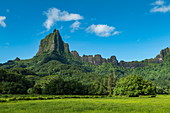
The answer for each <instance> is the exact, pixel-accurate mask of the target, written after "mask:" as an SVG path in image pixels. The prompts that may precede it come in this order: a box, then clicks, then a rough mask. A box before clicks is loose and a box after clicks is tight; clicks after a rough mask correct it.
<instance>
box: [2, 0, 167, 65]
mask: <svg viewBox="0 0 170 113" xmlns="http://www.w3.org/2000/svg"><path fill="white" fill-rule="evenodd" d="M54 28H56V29H58V30H59V31H60V34H61V36H62V38H63V40H64V42H66V43H69V46H70V50H76V51H78V52H79V54H80V55H83V54H86V55H95V54H101V55H102V57H104V58H109V57H110V56H112V55H115V56H116V57H117V59H118V60H119V61H120V60H124V61H136V60H138V61H141V60H144V59H147V58H154V57H155V56H156V55H157V54H159V52H160V50H162V49H164V48H166V47H169V46H170V0H0V53H1V54H0V63H4V62H6V61H8V60H13V59H15V58H16V57H19V58H21V59H29V58H32V57H33V56H35V54H36V52H37V51H38V46H39V43H40V40H41V39H43V38H45V36H46V35H48V34H49V33H51V32H53V30H54Z"/></svg>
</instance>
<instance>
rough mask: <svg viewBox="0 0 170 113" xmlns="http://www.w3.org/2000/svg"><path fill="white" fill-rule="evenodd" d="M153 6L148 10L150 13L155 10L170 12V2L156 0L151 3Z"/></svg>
mask: <svg viewBox="0 0 170 113" xmlns="http://www.w3.org/2000/svg"><path fill="white" fill-rule="evenodd" d="M152 5H154V7H153V8H152V9H151V10H150V12H151V13H156V12H161V13H166V12H170V4H169V5H166V3H165V1H163V0H158V1H156V2H154V3H152Z"/></svg>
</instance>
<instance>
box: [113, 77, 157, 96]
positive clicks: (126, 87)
mask: <svg viewBox="0 0 170 113" xmlns="http://www.w3.org/2000/svg"><path fill="white" fill-rule="evenodd" d="M114 94H115V95H127V96H129V97H138V96H139V95H156V87H155V86H153V85H152V82H149V81H147V80H144V79H143V78H142V76H127V77H125V78H121V79H120V80H119V81H118V82H117V84H116V87H115V89H114Z"/></svg>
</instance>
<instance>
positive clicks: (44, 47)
mask: <svg viewBox="0 0 170 113" xmlns="http://www.w3.org/2000/svg"><path fill="white" fill-rule="evenodd" d="M52 52H55V53H57V54H59V55H61V54H63V53H67V54H68V53H69V52H70V50H69V45H68V44H67V43H64V42H63V40H62V37H61V35H60V33H59V30H57V29H54V31H53V33H50V34H49V35H47V36H46V37H45V38H44V39H42V40H41V42H40V46H39V50H38V52H37V54H36V56H38V55H41V54H42V53H52Z"/></svg>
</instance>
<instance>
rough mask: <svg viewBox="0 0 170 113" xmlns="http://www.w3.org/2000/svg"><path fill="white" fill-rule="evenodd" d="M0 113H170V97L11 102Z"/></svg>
mask: <svg viewBox="0 0 170 113" xmlns="http://www.w3.org/2000/svg"><path fill="white" fill-rule="evenodd" d="M0 113H170V95H165V96H164V95H159V96H157V97H156V98H148V97H134V98H129V97H111V98H93V99H92V98H87V99H84V98H71V99H68V98H67V99H55V100H29V101H25V100H22V101H11V102H3V103H0Z"/></svg>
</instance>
